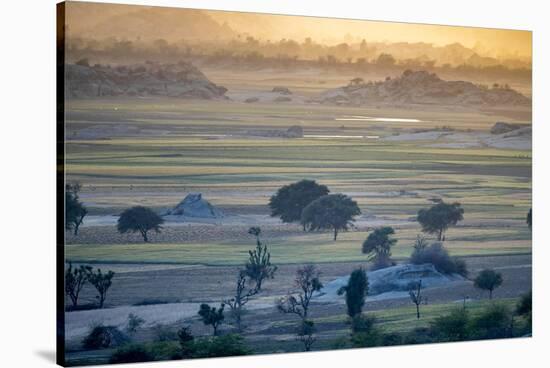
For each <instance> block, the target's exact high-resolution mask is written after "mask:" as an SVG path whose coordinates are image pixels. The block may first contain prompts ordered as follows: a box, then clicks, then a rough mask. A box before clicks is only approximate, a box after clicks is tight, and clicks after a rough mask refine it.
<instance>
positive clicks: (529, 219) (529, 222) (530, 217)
mask: <svg viewBox="0 0 550 368" xmlns="http://www.w3.org/2000/svg"><path fill="white" fill-rule="evenodd" d="M532 212H533V209H532V208H529V212H527V219H526V220H525V222H527V226H529V229H531V228H532V227H533V214H532Z"/></svg>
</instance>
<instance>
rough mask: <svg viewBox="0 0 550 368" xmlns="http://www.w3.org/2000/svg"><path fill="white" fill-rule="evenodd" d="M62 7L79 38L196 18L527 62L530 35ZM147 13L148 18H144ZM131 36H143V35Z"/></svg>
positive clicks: (272, 33)
mask: <svg viewBox="0 0 550 368" xmlns="http://www.w3.org/2000/svg"><path fill="white" fill-rule="evenodd" d="M68 5H69V6H68V7H67V8H68V9H67V14H68V16H69V19H70V23H71V27H72V28H73V30H80V31H81V32H82V33H83V34H87V35H91V36H93V35H94V34H96V32H98V31H100V30H104V31H105V30H106V31H107V32H108V30H109V29H112V30H113V33H116V32H118V33H121V32H122V31H131V32H133V33H139V31H140V30H145V29H149V30H151V29H153V30H155V29H156V28H159V29H162V28H166V29H168V30H169V32H170V33H171V35H170V36H172V37H173V38H174V39H178V36H179V35H178V33H179V34H182V35H183V34H185V33H186V32H187V34H189V32H193V31H192V29H193V27H194V26H196V24H192V23H193V19H197V22H202V23H203V24H202V26H205V24H204V23H209V22H211V21H212V20H214V21H215V22H216V23H218V24H224V23H227V25H228V26H229V27H231V29H233V30H234V31H235V32H237V33H247V34H249V35H253V36H254V37H256V38H261V39H270V40H272V41H278V40H280V39H282V38H292V39H295V40H298V41H302V40H303V39H305V38H306V37H311V38H312V39H313V40H315V41H317V42H319V41H324V42H327V43H338V42H344V41H351V40H356V39H363V38H364V39H366V40H367V42H376V41H381V42H382V41H389V42H425V43H433V44H435V45H440V46H441V45H446V44H451V43H455V42H458V43H461V44H462V45H464V46H466V47H469V48H474V47H475V48H476V51H478V52H479V51H483V53H484V54H486V55H491V56H513V55H517V56H521V57H527V58H531V53H532V42H531V32H528V31H515V30H500V29H486V28H473V27H454V26H436V25H423V24H408V23H391V22H377V21H364V20H347V19H331V18H317V17H303V16H284V15H269V14H254V13H239V12H222V11H203V13H204V14H207V15H208V16H209V18H210V19H206V20H205V17H197V16H196V11H195V12H194V13H193V11H192V10H186V9H181V8H161V7H145V6H136V5H120V4H101V3H80V2H69V3H68ZM147 12H148V13H149V14H144V13H147ZM192 14H195V15H192ZM147 15H148V16H147ZM361 15H364V16H365V17H366V16H368V14H361ZM179 18H181V28H180V27H179V25H180V21H179V20H178V19H179ZM199 18H200V20H199ZM146 22H149V23H151V22H158V24H153V25H151V24H148V25H149V27H144V26H145V25H146V24H145V23H146ZM111 27H113V28H111ZM125 27H126V28H125ZM144 32H145V31H144ZM77 33H79V32H77ZM104 33H105V32H104ZM196 33H200V32H196ZM206 33H208V32H206ZM111 36H114V37H117V36H120V35H117V34H112V35H111ZM136 36H141V37H147V35H146V34H143V35H136ZM350 37H351V39H350ZM180 38H181V37H180Z"/></svg>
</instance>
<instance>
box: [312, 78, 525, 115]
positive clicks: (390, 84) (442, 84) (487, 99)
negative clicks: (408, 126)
mask: <svg viewBox="0 0 550 368" xmlns="http://www.w3.org/2000/svg"><path fill="white" fill-rule="evenodd" d="M320 102H321V103H327V104H341V105H364V104H371V103H388V104H398V105H407V104H437V105H466V106H468V105H489V106H530V104H531V100H530V99H529V98H527V97H525V96H524V95H522V94H521V93H519V92H517V91H515V90H513V89H511V88H508V87H494V88H487V87H482V86H479V85H475V84H473V83H470V82H464V81H444V80H442V79H440V78H439V77H438V76H437V75H436V74H434V73H429V72H427V71H416V72H413V71H410V70H406V71H405V72H403V74H402V75H401V76H400V77H398V78H395V79H389V78H388V79H386V80H385V81H378V82H375V83H373V82H369V83H358V84H357V83H356V84H350V85H348V86H345V87H341V88H337V89H333V90H329V91H326V92H324V93H323V94H321V96H320Z"/></svg>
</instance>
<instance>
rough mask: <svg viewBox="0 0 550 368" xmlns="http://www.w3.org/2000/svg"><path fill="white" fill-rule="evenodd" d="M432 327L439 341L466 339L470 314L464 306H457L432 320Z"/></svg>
mask: <svg viewBox="0 0 550 368" xmlns="http://www.w3.org/2000/svg"><path fill="white" fill-rule="evenodd" d="M431 328H432V330H433V331H434V334H435V335H436V336H437V337H438V339H439V341H464V340H466V339H468V337H469V334H470V331H469V315H468V311H467V310H466V309H464V308H457V309H455V310H453V311H451V313H449V314H448V315H444V316H441V317H438V318H436V319H435V321H433V322H432V324H431Z"/></svg>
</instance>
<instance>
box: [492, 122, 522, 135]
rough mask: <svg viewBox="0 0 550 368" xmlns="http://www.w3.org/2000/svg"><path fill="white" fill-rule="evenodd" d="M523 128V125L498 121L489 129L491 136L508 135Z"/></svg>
mask: <svg viewBox="0 0 550 368" xmlns="http://www.w3.org/2000/svg"><path fill="white" fill-rule="evenodd" d="M523 127H525V125H522V124H511V123H505V122H502V121H498V122H496V123H495V125H493V127H492V128H491V134H503V133H508V132H511V131H513V130H517V129H521V128H523Z"/></svg>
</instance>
